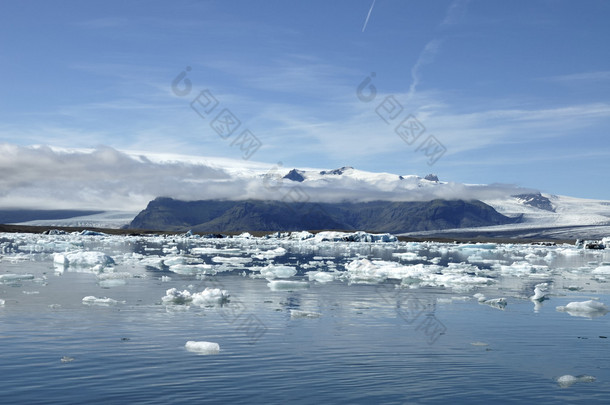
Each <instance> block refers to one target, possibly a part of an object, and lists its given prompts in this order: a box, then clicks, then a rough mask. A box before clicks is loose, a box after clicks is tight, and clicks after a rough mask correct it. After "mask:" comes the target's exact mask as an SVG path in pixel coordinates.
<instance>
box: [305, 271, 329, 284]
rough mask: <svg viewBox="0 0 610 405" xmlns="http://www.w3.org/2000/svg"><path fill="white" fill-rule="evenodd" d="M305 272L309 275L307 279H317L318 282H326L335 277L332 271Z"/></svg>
mask: <svg viewBox="0 0 610 405" xmlns="http://www.w3.org/2000/svg"><path fill="white" fill-rule="evenodd" d="M306 274H307V277H309V281H317V282H318V283H328V282H331V281H333V280H334V279H335V275H334V274H333V273H329V272H326V271H308V272H307V273H306Z"/></svg>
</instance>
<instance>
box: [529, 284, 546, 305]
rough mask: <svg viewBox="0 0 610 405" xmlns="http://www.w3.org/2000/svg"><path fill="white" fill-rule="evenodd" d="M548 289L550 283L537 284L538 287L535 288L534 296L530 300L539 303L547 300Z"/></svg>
mask: <svg viewBox="0 0 610 405" xmlns="http://www.w3.org/2000/svg"><path fill="white" fill-rule="evenodd" d="M548 287H549V284H548V283H540V284H536V286H535V287H534V295H533V296H531V297H530V299H531V300H532V301H538V302H542V301H544V300H546V299H548V298H547V296H546V294H547V293H548Z"/></svg>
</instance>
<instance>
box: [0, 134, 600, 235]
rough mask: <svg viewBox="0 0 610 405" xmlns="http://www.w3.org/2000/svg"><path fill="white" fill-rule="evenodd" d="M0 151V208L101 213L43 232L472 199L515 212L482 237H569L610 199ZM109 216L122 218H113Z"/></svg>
mask: <svg viewBox="0 0 610 405" xmlns="http://www.w3.org/2000/svg"><path fill="white" fill-rule="evenodd" d="M0 152H3V156H6V157H7V158H6V159H5V161H4V163H3V166H2V169H3V171H6V172H7V175H6V176H3V178H2V179H0V185H1V186H2V190H4V192H3V193H2V194H1V195H0V209H9V208H15V207H19V208H23V209H26V208H32V209H80V210H95V211H102V210H103V211H105V212H106V214H96V215H95V216H94V217H90V218H87V217H82V218H69V219H62V220H57V221H55V220H52V221H47V220H45V224H46V225H50V224H53V225H58V226H59V225H80V224H91V225H94V224H95V225H96V226H104V225H106V226H109V225H111V226H113V227H116V226H120V225H125V224H127V223H128V222H129V221H128V218H129V217H130V216H131V215H134V216H135V213H137V212H139V211H140V210H142V209H143V208H145V207H146V205H147V204H148V202H149V201H151V200H153V199H155V198H156V197H160V196H165V197H172V198H175V199H179V200H185V201H195V200H233V201H235V200H267V201H283V202H290V203H306V202H308V203H311V202H320V203H341V202H370V201H394V202H406V201H430V200H435V199H440V200H480V201H482V202H484V203H486V204H489V205H490V206H492V207H493V208H495V209H496V210H497V211H498V212H500V213H501V214H504V215H507V216H509V217H517V216H521V215H522V220H521V221H520V223H518V224H509V225H502V226H499V227H492V228H490V229H489V232H513V233H514V232H521V234H523V232H533V233H535V232H539V231H541V230H545V231H544V232H551V231H550V230H552V232H555V234H557V235H559V234H561V235H568V234H569V235H572V234H575V233H574V232H575V231H577V230H580V231H582V232H584V233H590V232H592V230H594V231H595V232H598V231H599V232H601V230H602V229H603V228H600V227H603V226H610V201H600V200H586V199H579V198H573V197H566V196H556V195H550V194H545V193H542V194H541V193H539V192H538V191H537V190H532V189H526V188H522V187H518V186H514V185H504V184H491V185H485V184H463V183H459V182H454V181H447V180H446V179H443V178H442V177H441V178H440V179H439V178H438V177H437V176H435V175H433V174H429V175H427V176H417V175H412V174H393V173H374V172H367V171H363V170H359V169H356V168H353V167H350V166H345V167H341V168H338V169H328V168H326V169H320V168H294V167H286V166H282V165H281V164H275V165H273V164H266V163H261V162H250V161H243V160H234V159H226V158H209V157H198V156H182V155H170V154H152V153H142V152H133V151H131V152H125V151H118V150H116V149H113V148H108V147H102V148H98V149H95V150H84V149H83V150H75V149H74V150H68V149H60V148H51V147H46V146H35V147H22V146H16V145H7V144H4V145H0ZM17 168H19V169H17ZM22 168H27V169H28V170H23V169H22ZM5 169H6V170H5ZM11 170H12V172H15V171H16V170H18V174H19V175H18V176H11V175H10V174H11V173H12V172H11ZM42 196H44V198H41V197H42ZM117 212H122V214H119V216H118V217H117ZM30 224H41V225H42V224H43V223H40V222H30ZM477 231H483V229H480V228H478V229H477ZM461 232H465V231H464V230H461ZM604 232H605V231H604Z"/></svg>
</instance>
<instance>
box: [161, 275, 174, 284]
mask: <svg viewBox="0 0 610 405" xmlns="http://www.w3.org/2000/svg"><path fill="white" fill-rule="evenodd" d="M171 280H172V278H171V277H170V276H161V282H163V283H167V282H168V281H171Z"/></svg>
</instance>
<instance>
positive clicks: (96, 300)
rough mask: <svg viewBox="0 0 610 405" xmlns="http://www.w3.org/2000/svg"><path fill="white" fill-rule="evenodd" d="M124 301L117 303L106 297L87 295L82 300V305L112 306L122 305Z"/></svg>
mask: <svg viewBox="0 0 610 405" xmlns="http://www.w3.org/2000/svg"><path fill="white" fill-rule="evenodd" d="M124 303H125V301H117V300H113V299H112V298H108V297H94V296H93V295H89V296H87V297H85V298H83V304H87V305H114V304H124Z"/></svg>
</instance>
